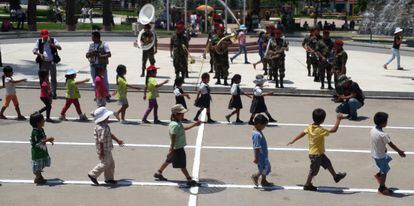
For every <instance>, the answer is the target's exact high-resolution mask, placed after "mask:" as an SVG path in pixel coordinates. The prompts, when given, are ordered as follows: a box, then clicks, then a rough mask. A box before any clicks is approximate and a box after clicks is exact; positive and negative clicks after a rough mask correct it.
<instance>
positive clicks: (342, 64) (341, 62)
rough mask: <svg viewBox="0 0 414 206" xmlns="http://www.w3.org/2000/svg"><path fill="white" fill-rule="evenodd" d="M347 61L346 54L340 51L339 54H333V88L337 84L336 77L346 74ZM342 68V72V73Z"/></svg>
mask: <svg viewBox="0 0 414 206" xmlns="http://www.w3.org/2000/svg"><path fill="white" fill-rule="evenodd" d="M347 61H348V54H347V53H346V52H345V51H344V50H343V49H342V50H341V51H339V52H335V53H334V59H333V63H332V64H333V72H334V80H335V86H337V83H338V77H339V76H341V75H343V74H346V62H347ZM342 68H344V69H343V71H342Z"/></svg>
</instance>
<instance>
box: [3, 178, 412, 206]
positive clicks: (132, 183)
mask: <svg viewBox="0 0 414 206" xmlns="http://www.w3.org/2000/svg"><path fill="white" fill-rule="evenodd" d="M0 183H3V184H4V185H3V187H7V184H34V183H33V180H16V179H0ZM200 183H201V184H200V186H199V187H197V188H227V189H267V190H298V191H301V190H303V187H301V186H278V185H275V186H273V187H261V186H259V187H256V186H255V185H238V184H209V183H204V182H200ZM47 184H49V185H91V186H93V183H92V182H91V181H81V180H48V181H47ZM99 184H102V185H107V186H108V184H106V183H105V182H101V181H100V182H99ZM117 185H118V186H142V187H145V186H168V187H180V188H183V187H186V183H185V182H183V183H177V182H135V181H118V184H117ZM193 188H195V187H193ZM318 191H320V192H334V193H352V192H359V193H377V189H369V188H346V187H318ZM394 193H397V194H414V190H400V189H397V190H394ZM194 196H195V197H197V196H196V195H194ZM190 200H191V201H194V200H192V199H191V196H190V199H189V203H190ZM196 203H197V202H196V199H195V202H194V204H196Z"/></svg>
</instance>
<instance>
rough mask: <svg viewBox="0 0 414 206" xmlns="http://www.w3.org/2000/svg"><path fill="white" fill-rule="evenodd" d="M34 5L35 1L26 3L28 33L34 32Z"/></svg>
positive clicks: (30, 0) (35, 28)
mask: <svg viewBox="0 0 414 206" xmlns="http://www.w3.org/2000/svg"><path fill="white" fill-rule="evenodd" d="M36 5H37V0H29V1H28V3H27V26H28V27H29V31H36V30H37V26H36Z"/></svg>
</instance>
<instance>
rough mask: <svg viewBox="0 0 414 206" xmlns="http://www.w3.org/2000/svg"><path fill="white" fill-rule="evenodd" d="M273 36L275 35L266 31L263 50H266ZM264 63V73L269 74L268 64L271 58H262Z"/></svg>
mask: <svg viewBox="0 0 414 206" xmlns="http://www.w3.org/2000/svg"><path fill="white" fill-rule="evenodd" d="M271 38H273V37H272V36H271V34H268V33H266V34H265V35H264V36H263V44H262V46H263V52H266V48H267V44H268V43H269V40H270V39H271ZM262 64H263V70H264V71H265V73H264V75H267V66H268V64H269V60H268V59H266V58H263V59H262Z"/></svg>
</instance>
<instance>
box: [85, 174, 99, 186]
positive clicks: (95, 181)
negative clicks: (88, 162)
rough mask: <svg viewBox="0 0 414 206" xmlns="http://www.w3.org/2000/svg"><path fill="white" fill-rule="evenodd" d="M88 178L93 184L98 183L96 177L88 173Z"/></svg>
mask: <svg viewBox="0 0 414 206" xmlns="http://www.w3.org/2000/svg"><path fill="white" fill-rule="evenodd" d="M88 177H89V179H91V181H92V182H93V184H95V185H99V182H98V180H96V178H94V177H92V175H90V174H88Z"/></svg>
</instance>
